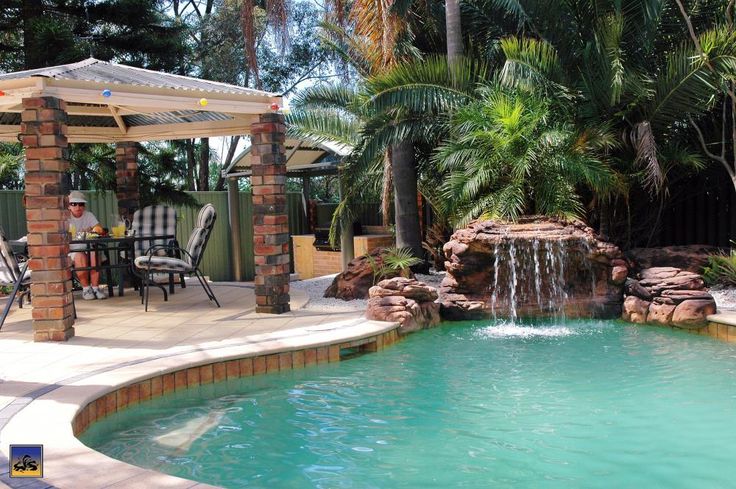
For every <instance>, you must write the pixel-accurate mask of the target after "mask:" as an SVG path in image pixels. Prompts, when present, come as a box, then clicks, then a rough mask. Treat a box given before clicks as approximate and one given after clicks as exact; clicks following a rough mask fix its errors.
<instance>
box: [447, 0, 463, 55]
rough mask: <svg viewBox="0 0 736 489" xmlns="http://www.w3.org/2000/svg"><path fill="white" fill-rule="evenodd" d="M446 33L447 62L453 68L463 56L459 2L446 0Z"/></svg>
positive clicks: (457, 0)
mask: <svg viewBox="0 0 736 489" xmlns="http://www.w3.org/2000/svg"><path fill="white" fill-rule="evenodd" d="M445 31H446V34H447V62H448V63H449V64H450V66H452V65H453V64H454V63H455V61H457V59H458V58H459V57H460V56H462V54H463V33H462V23H461V22H460V2H459V0H445Z"/></svg>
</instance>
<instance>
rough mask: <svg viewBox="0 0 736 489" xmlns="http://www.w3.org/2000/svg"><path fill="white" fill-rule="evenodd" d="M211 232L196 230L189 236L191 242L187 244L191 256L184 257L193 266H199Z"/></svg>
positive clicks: (201, 229) (203, 229) (202, 229)
mask: <svg viewBox="0 0 736 489" xmlns="http://www.w3.org/2000/svg"><path fill="white" fill-rule="evenodd" d="M208 235H209V230H208V229H207V228H194V229H192V234H190V235H189V242H188V243H187V247H186V250H187V252H188V253H189V256H186V257H184V259H185V260H187V261H188V262H189V263H190V264H191V265H192V266H194V267H196V266H199V261H200V259H201V255H202V253H204V246H205V245H206V244H207V236H208Z"/></svg>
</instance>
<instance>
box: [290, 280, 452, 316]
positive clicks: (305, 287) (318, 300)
mask: <svg viewBox="0 0 736 489" xmlns="http://www.w3.org/2000/svg"><path fill="white" fill-rule="evenodd" d="M444 274H445V272H440V273H436V272H430V274H429V275H420V274H417V280H419V281H420V282H424V283H425V284H427V285H429V286H431V287H435V288H439V286H440V282H442V278H443V277H444V276H445V275H444ZM335 275H337V274H333V275H325V276H322V277H316V278H310V279H307V280H297V281H295V282H291V284H289V287H290V288H292V289H294V290H302V291H304V292H306V293H307V295H308V296H309V302H308V303H307V305H306V306H304V309H306V310H311V311H330V312H353V311H365V309H366V307H368V301H367V300H366V299H355V300H352V301H344V300H342V299H332V298H326V297H323V296H324V293H325V290H327V287H329V286H330V284H331V283H332V280H333V279H334V278H335Z"/></svg>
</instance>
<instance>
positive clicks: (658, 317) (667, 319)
mask: <svg viewBox="0 0 736 489" xmlns="http://www.w3.org/2000/svg"><path fill="white" fill-rule="evenodd" d="M657 299H659V297H658V298H657ZM675 307H676V306H675V305H674V304H659V303H657V302H656V301H655V302H654V303H652V304H651V305H650V306H649V311H648V312H647V321H648V322H650V323H655V324H661V325H662V326H669V325H670V324H672V313H674V312H675Z"/></svg>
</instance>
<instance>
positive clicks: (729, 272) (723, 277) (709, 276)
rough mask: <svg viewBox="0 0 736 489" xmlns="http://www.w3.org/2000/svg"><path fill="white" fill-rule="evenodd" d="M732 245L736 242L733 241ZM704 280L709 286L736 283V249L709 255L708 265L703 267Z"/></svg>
mask: <svg viewBox="0 0 736 489" xmlns="http://www.w3.org/2000/svg"><path fill="white" fill-rule="evenodd" d="M731 245H732V246H733V245H736V243H734V242H733V241H731ZM703 280H704V281H705V283H706V285H708V286H713V285H736V250H734V249H731V251H730V252H729V253H728V254H722V255H711V256H709V257H708V265H707V266H706V267H705V268H703Z"/></svg>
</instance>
